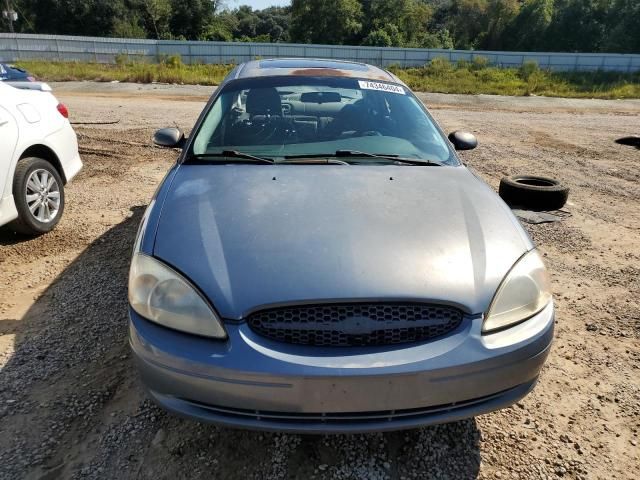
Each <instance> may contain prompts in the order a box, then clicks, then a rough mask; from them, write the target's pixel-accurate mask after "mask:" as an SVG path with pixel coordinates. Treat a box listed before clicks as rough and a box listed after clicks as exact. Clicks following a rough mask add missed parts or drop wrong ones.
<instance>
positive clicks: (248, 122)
mask: <svg viewBox="0 0 640 480" xmlns="http://www.w3.org/2000/svg"><path fill="white" fill-rule="evenodd" d="M223 150H238V151H242V152H245V153H250V154H253V155H259V156H262V157H270V158H275V159H277V158H282V157H284V156H287V155H306V154H309V155H318V154H323V153H326V154H330V153H335V152H336V151H337V150H358V151H363V152H367V153H374V154H386V155H399V156H402V157H408V158H417V159H427V160H435V161H438V162H442V163H450V164H457V161H456V160H455V157H453V156H452V154H451V151H450V149H449V147H448V145H447V143H446V140H445V139H444V138H443V136H442V134H441V133H440V131H439V130H438V129H437V128H436V127H435V125H434V123H433V121H432V119H431V118H430V116H429V115H428V114H427V113H426V110H425V109H424V107H423V106H422V104H421V103H420V101H419V100H418V99H417V98H416V97H415V96H414V95H413V94H411V92H409V91H408V90H407V89H406V88H404V87H402V86H399V85H394V84H390V83H382V82H369V81H363V80H358V79H352V78H336V77H326V78H316V77H295V76H287V77H269V78H254V79H245V80H235V81H232V82H230V83H229V84H228V85H226V86H225V87H224V88H223V89H222V92H221V93H220V95H219V96H218V98H217V99H216V101H215V102H214V103H213V104H212V105H211V107H210V109H209V111H208V112H207V115H206V117H205V119H204V121H203V123H202V125H201V127H200V129H199V131H198V132H197V133H196V136H195V140H194V144H193V150H192V153H193V154H195V155H206V154H214V153H221V152H222V151H223Z"/></svg>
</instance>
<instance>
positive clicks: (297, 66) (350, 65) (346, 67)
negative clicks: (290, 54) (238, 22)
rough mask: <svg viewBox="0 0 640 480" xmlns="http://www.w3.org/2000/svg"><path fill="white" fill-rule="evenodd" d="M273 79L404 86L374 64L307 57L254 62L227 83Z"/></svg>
mask: <svg viewBox="0 0 640 480" xmlns="http://www.w3.org/2000/svg"><path fill="white" fill-rule="evenodd" d="M276 76H306V77H353V78H361V79H365V80H377V81H385V82H393V83H398V84H401V85H404V83H403V82H402V81H401V80H400V79H399V78H398V77H396V76H395V75H394V74H392V73H391V72H388V71H386V70H383V69H382V68H379V67H376V66H373V65H368V64H366V63H358V62H346V61H341V60H323V59H310V58H271V59H264V60H253V61H251V62H247V63H244V64H242V65H240V66H239V67H238V69H237V72H236V73H235V76H233V77H232V78H230V79H229V80H235V79H240V78H253V77H276Z"/></svg>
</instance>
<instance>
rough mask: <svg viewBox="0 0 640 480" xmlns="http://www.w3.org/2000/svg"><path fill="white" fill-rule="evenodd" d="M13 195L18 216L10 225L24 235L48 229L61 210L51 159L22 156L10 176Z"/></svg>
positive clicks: (59, 185) (58, 182)
mask: <svg viewBox="0 0 640 480" xmlns="http://www.w3.org/2000/svg"><path fill="white" fill-rule="evenodd" d="M13 198H14V201H15V204H16V209H17V210H18V218H17V219H16V220H14V221H13V222H11V223H10V224H9V226H10V228H12V229H13V230H15V231H16V232H18V233H23V234H26V235H42V234H43V233H47V232H50V231H51V230H53V229H54V228H55V226H56V225H57V224H58V222H59V221H60V218H61V217H62V213H63V212H64V187H63V183H62V179H61V178H60V174H59V173H58V171H57V170H56V169H55V167H54V166H53V165H51V163H49V162H47V161H46V160H43V159H41V158H37V157H29V158H23V159H21V160H20V161H18V164H17V165H16V172H15V174H14V176H13Z"/></svg>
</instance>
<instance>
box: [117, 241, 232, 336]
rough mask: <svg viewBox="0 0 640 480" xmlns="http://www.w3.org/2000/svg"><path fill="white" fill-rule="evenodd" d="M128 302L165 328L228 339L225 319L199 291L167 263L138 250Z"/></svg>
mask: <svg viewBox="0 0 640 480" xmlns="http://www.w3.org/2000/svg"><path fill="white" fill-rule="evenodd" d="M129 303H130V305H131V308H133V309H134V310H135V311H136V312H137V313H138V314H139V315H141V316H143V317H144V318H146V319H148V320H151V321H153V322H156V323H159V324H160V325H164V326H165V327H169V328H173V329H175V330H180V331H182V332H187V333H192V334H195V335H202V336H205V337H211V338H218V339H225V338H227V333H226V332H225V330H224V328H223V326H222V322H221V321H220V319H219V318H218V316H217V315H216V314H215V312H214V311H213V309H212V308H211V307H210V306H209V304H208V303H207V301H206V300H205V299H204V298H203V297H202V295H201V294H200V292H198V291H197V290H196V288H195V287H194V286H193V285H192V284H191V283H190V282H189V281H188V280H187V279H186V278H184V277H183V276H182V275H180V274H179V273H178V272H176V271H174V270H173V269H171V268H170V267H168V266H167V265H165V264H164V263H162V262H160V261H158V260H156V259H154V258H152V257H149V256H148V255H144V254H142V253H135V254H134V255H133V259H132V260H131V270H130V272H129Z"/></svg>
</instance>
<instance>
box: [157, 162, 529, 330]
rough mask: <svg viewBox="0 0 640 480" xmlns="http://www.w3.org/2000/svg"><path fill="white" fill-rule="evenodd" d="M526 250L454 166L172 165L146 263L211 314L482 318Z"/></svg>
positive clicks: (491, 201)
mask: <svg viewBox="0 0 640 480" xmlns="http://www.w3.org/2000/svg"><path fill="white" fill-rule="evenodd" d="M531 248H532V244H531V241H530V240H529V238H528V236H527V235H526V233H525V232H524V230H523V229H522V227H521V226H520V225H519V223H518V222H517V220H516V219H515V217H514V216H513V215H512V214H511V212H510V211H509V209H508V207H507V206H506V205H505V204H504V203H503V202H502V200H501V199H500V198H499V197H498V196H497V195H496V194H495V193H494V192H493V191H492V190H491V189H490V188H489V187H488V186H487V185H486V184H484V183H483V182H481V181H480V180H479V179H477V178H476V177H475V176H474V175H473V174H472V173H470V172H469V170H467V169H466V168H465V167H421V166H340V165H278V166H268V165H266V166H263V165H224V164H218V165H182V166H180V167H179V168H178V169H177V172H176V174H175V176H174V178H173V181H172V184H171V188H170V190H169V192H168V194H167V197H166V198H165V201H164V204H163V206H162V214H161V216H160V219H159V222H158V225H157V231H156V240H155V244H154V250H153V254H154V256H156V257H157V258H159V259H161V260H163V261H164V262H166V263H167V264H169V265H171V266H173V267H174V268H175V269H177V270H178V271H180V272H182V273H183V274H184V275H185V276H186V277H188V278H189V279H190V280H191V281H192V282H193V283H194V284H195V285H197V286H198V288H200V289H201V290H202V292H203V293H204V294H205V295H206V296H207V297H208V298H209V300H210V301H211V303H212V304H213V305H214V306H215V308H216V310H217V311H218V313H219V314H220V315H221V316H222V317H223V318H227V319H240V318H243V317H244V316H246V315H247V314H248V313H250V312H251V311H253V310H256V309H259V308H261V307H264V306H273V305H279V304H290V303H314V302H327V301H345V300H376V301H378V300H393V301H397V300H404V301H434V302H442V303H445V304H452V305H457V306H459V307H460V308H462V309H463V310H464V311H466V312H467V313H481V312H483V311H485V310H486V309H487V308H488V306H489V304H490V302H491V299H492V297H493V295H494V293H495V291H496V289H497V288H498V286H499V284H500V282H501V281H502V279H503V278H504V276H505V274H506V273H507V272H508V271H509V269H510V268H511V267H512V266H513V264H514V263H515V262H516V260H518V258H519V257H520V256H522V255H523V254H524V253H525V252H526V251H528V250H530V249H531Z"/></svg>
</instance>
